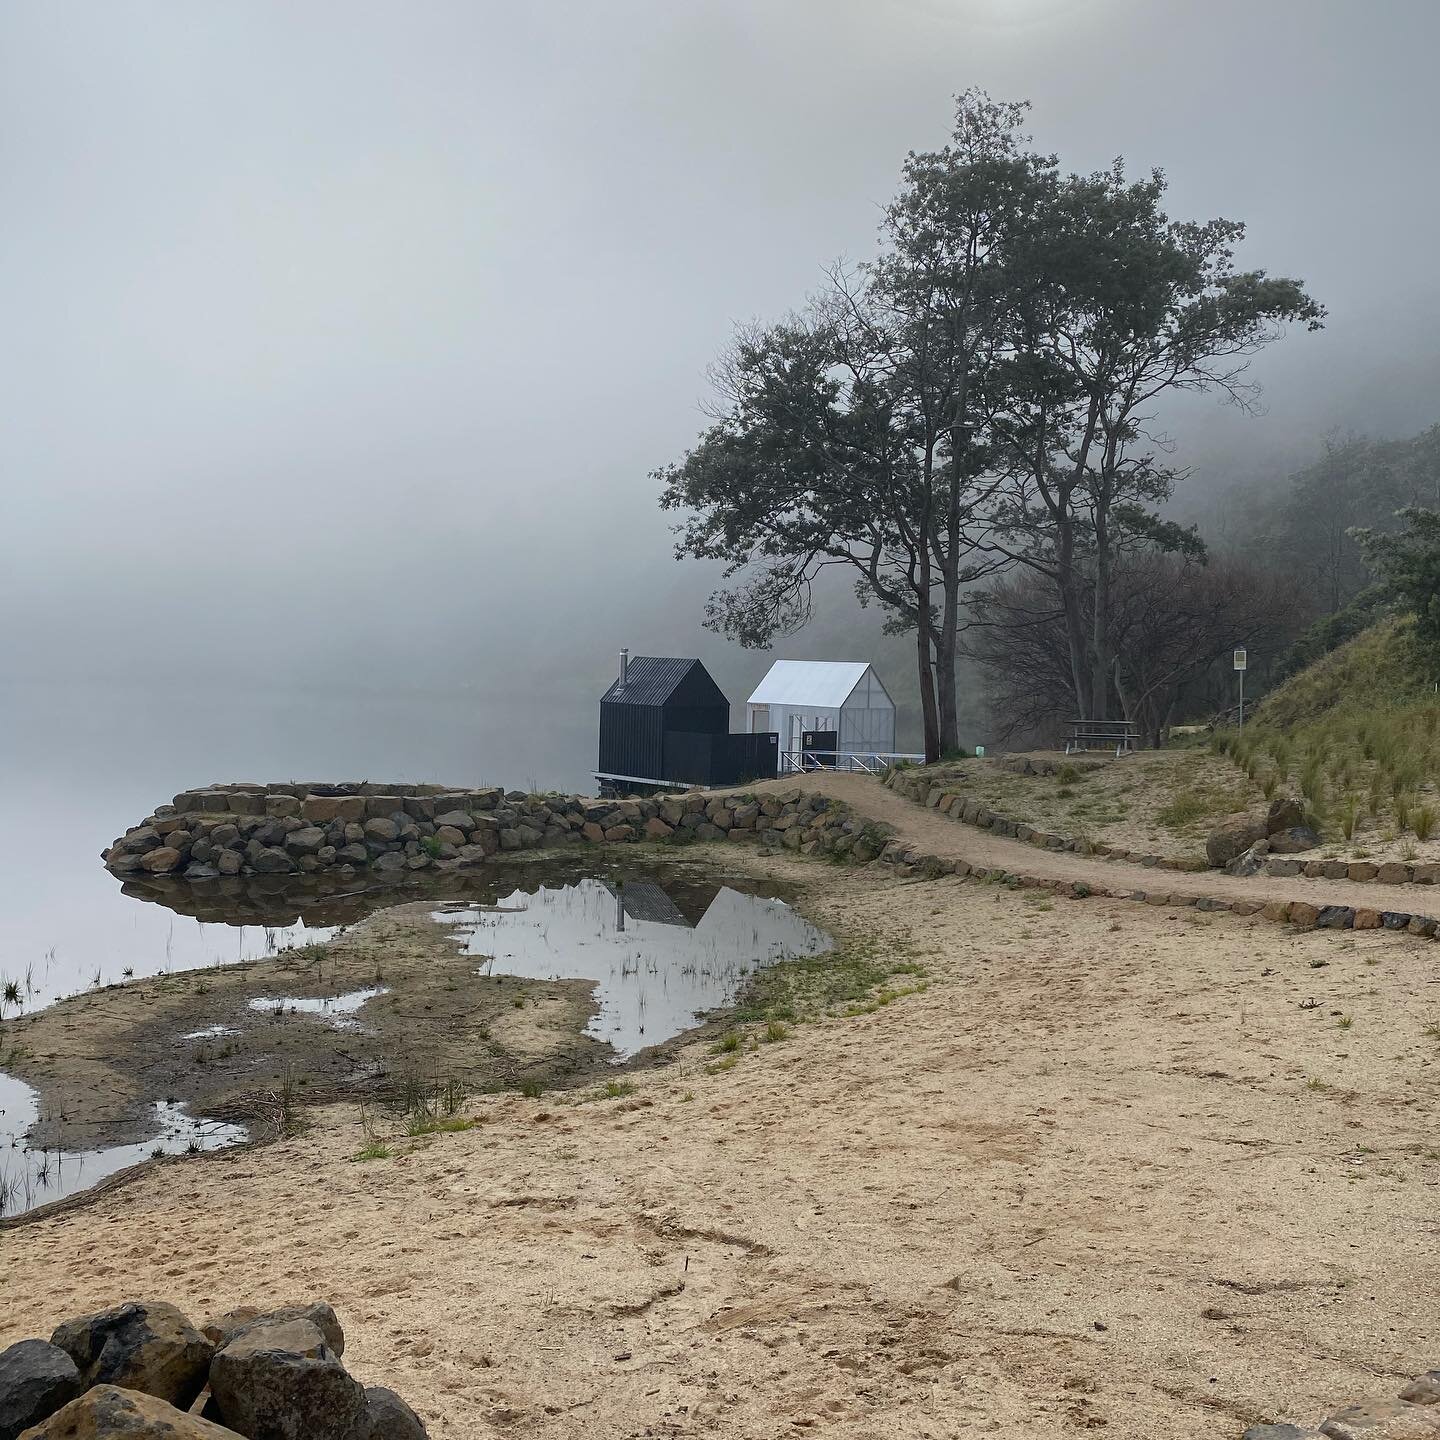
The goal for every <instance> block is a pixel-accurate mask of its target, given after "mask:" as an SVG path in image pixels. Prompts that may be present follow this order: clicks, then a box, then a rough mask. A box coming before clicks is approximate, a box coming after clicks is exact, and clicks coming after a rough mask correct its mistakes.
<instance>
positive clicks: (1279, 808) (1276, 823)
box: [1205, 795, 1320, 875]
mask: <svg viewBox="0 0 1440 1440" xmlns="http://www.w3.org/2000/svg"><path fill="white" fill-rule="evenodd" d="M1319 844H1320V836H1319V835H1318V834H1317V833H1316V832H1315V830H1314V829H1313V828H1312V827H1311V826H1309V825H1307V824H1306V823H1305V807H1304V806H1303V805H1302V804H1301V803H1300V801H1298V800H1296V799H1295V798H1294V797H1293V796H1290V795H1277V796H1276V797H1275V799H1274V800H1272V801H1271V802H1270V808H1269V809H1268V810H1267V811H1266V812H1265V818H1264V819H1263V820H1252V819H1250V817H1249V816H1247V815H1232V816H1231V817H1230V818H1229V819H1228V820H1224V821H1222V822H1221V823H1220V824H1219V825H1217V826H1216V827H1215V829H1213V830H1212V831H1211V832H1210V834H1209V835H1208V836H1207V837H1206V840H1205V858H1206V859H1207V860H1208V861H1209V862H1210V864H1211V865H1212V866H1213V867H1214V868H1215V869H1216V870H1228V871H1229V872H1230V873H1231V874H1232V875H1253V874H1255V872H1256V871H1257V870H1258V869H1259V868H1260V866H1259V864H1258V863H1255V862H1256V861H1257V860H1258V859H1262V858H1263V857H1264V856H1265V855H1267V854H1276V855H1299V854H1301V853H1302V852H1303V851H1305V850H1314V849H1315V848H1316V846H1318V845H1319Z"/></svg>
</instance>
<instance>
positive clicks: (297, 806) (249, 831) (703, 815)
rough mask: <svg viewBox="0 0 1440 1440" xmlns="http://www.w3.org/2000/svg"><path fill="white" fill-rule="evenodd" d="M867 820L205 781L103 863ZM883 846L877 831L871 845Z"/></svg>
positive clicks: (438, 788)
mask: <svg viewBox="0 0 1440 1440" xmlns="http://www.w3.org/2000/svg"><path fill="white" fill-rule="evenodd" d="M846 826H848V827H849V828H848V829H847V828H845V827H846ZM863 828H864V827H863V825H861V824H860V823H859V822H855V821H852V820H850V818H849V815H848V811H847V810H846V807H845V806H843V805H841V804H840V803H839V802H836V801H833V800H830V799H828V798H827V797H825V796H823V795H814V794H807V793H805V792H803V791H801V790H799V789H798V788H797V789H793V790H781V791H775V792H770V793H766V794H762V795H746V794H739V795H725V796H711V795H706V794H703V793H700V792H690V793H686V794H683V795H671V796H658V797H655V798H652V799H643V800H596V799H591V798H588V797H585V796H578V795H553V794H547V795H537V794H526V793H525V792H523V791H518V790H511V791H508V792H507V791H504V790H499V789H493V788H491V789H480V790H453V789H447V788H446V787H445V786H443V785H384V784H374V783H364V784H358V783H357V784H343V785H334V784H320V783H313V784H297V783H293V782H289V783H285V784H278V785H250V784H239V785H212V786H208V787H206V788H205V789H202V790H185V791H182V792H181V793H180V794H178V795H176V796H175V798H174V800H173V801H172V802H171V803H170V804H168V805H160V806H158V807H157V808H156V810H155V813H154V814H153V815H149V816H147V817H146V818H145V819H144V820H143V821H141V822H140V824H139V825H136V826H134V827H132V828H131V829H130V830H127V831H126V832H125V834H124V835H122V836H120V837H119V839H117V840H116V841H115V843H114V844H113V845H111V846H110V847H109V848H108V849H106V850H105V851H104V852H103V859H104V861H105V864H106V866H107V867H108V868H109V869H110V870H112V871H113V872H114V873H115V874H117V875H121V876H125V877H138V876H144V875H178V876H180V877H182V878H184V879H186V880H192V881H207V880H215V879H217V878H219V877H221V876H233V875H287V874H321V873H325V874H337V875H341V876H343V875H346V874H352V873H356V872H359V871H362V870H369V871H378V872H385V871H390V872H395V871H406V870H425V869H429V868H431V867H439V868H446V867H455V866H463V865H478V864H483V863H484V862H485V861H486V860H487V859H489V857H490V856H492V855H496V854H499V853H501V852H510V851H519V850H534V849H542V848H550V847H555V846H562V845H584V844H592V845H603V844H623V843H626V842H633V841H637V840H656V841H659V840H674V841H677V842H683V841H685V840H723V839H727V838H728V839H732V840H753V841H757V842H760V843H764V844H770V845H773V846H776V847H781V846H783V847H786V848H789V849H792V850H799V851H803V852H804V853H807V854H809V853H813V852H814V851H815V850H816V849H818V848H819V847H820V845H821V843H822V842H824V843H825V845H826V847H827V849H828V848H830V847H831V846H833V844H835V843H836V842H838V841H841V840H843V841H845V842H846V843H847V844H848V845H852V846H853V844H854V842H855V840H856V839H857V838H858V837H859V835H860V832H861V831H862V830H863ZM880 844H883V839H881V840H880V841H879V842H878V843H877V844H875V845H874V846H873V850H874V854H878V853H879V848H880ZM864 848H865V847H863V846H862V853H863V849H864ZM874 854H872V855H870V856H869V858H872V859H873V858H874Z"/></svg>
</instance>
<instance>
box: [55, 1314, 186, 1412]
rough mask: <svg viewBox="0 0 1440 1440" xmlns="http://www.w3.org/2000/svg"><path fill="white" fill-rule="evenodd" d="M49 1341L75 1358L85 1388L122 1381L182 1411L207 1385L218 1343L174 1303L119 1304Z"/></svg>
mask: <svg viewBox="0 0 1440 1440" xmlns="http://www.w3.org/2000/svg"><path fill="white" fill-rule="evenodd" d="M50 1343H51V1344H52V1345H55V1346H58V1347H59V1348H60V1349H61V1350H64V1351H65V1352H66V1353H67V1354H68V1355H69V1356H70V1358H71V1359H72V1360H73V1361H74V1362H75V1364H76V1367H77V1368H78V1369H79V1371H80V1375H81V1378H82V1379H83V1381H84V1383H85V1386H86V1388H87V1389H88V1388H89V1387H90V1386H92V1385H118V1386H120V1387H122V1388H123V1389H126V1390H138V1391H140V1392H141V1393H143V1394H145V1395H154V1396H157V1397H158V1398H159V1399H161V1400H165V1401H168V1402H169V1403H170V1404H171V1405H175V1406H178V1407H179V1408H180V1409H181V1410H188V1409H189V1408H190V1403H191V1402H192V1401H193V1400H194V1399H195V1397H196V1396H197V1395H198V1394H199V1393H200V1392H201V1390H203V1389H204V1388H205V1377H206V1375H207V1374H208V1373H209V1370H210V1359H211V1356H212V1355H213V1354H214V1353H215V1347H214V1346H213V1345H211V1343H210V1342H209V1341H208V1340H207V1339H206V1338H205V1337H204V1336H203V1335H202V1334H201V1333H200V1332H199V1331H198V1330H197V1329H196V1328H195V1327H194V1326H193V1325H192V1324H191V1323H190V1322H189V1321H188V1320H187V1319H186V1318H185V1317H184V1316H183V1315H182V1314H181V1313H180V1312H179V1311H178V1310H177V1309H176V1308H175V1307H174V1306H173V1305H166V1304H164V1303H163V1302H152V1303H149V1304H144V1305H141V1304H129V1305H121V1306H119V1307H118V1308H117V1309H114V1310H103V1311H101V1312H100V1313H99V1314H98V1315H84V1316H81V1317H80V1318H79V1319H78V1320H67V1321H66V1322H65V1323H64V1324H63V1325H61V1326H59V1327H57V1329H56V1331H55V1333H54V1334H53V1335H52V1336H51V1337H50Z"/></svg>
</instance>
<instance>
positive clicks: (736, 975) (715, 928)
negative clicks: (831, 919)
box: [435, 879, 832, 1060]
mask: <svg viewBox="0 0 1440 1440" xmlns="http://www.w3.org/2000/svg"><path fill="white" fill-rule="evenodd" d="M692 913H693V907H692ZM435 919H436V920H437V921H439V922H440V923H442V924H447V925H454V926H456V927H457V929H458V930H459V931H460V933H461V934H462V935H463V936H464V939H465V947H466V950H467V951H468V953H470V954H472V955H477V956H484V957H486V958H485V963H484V964H483V965H481V967H480V971H479V973H480V974H482V975H518V976H521V977H524V978H526V979H532V980H593V981H594V982H595V987H596V998H597V1001H598V1003H599V1007H600V1008H599V1013H598V1014H597V1015H596V1016H595V1017H594V1018H593V1019H592V1020H591V1022H590V1025H589V1026H588V1027H587V1030H586V1033H587V1034H589V1035H592V1036H594V1037H595V1038H596V1039H598V1040H604V1041H606V1042H608V1043H609V1044H610V1045H611V1046H612V1047H613V1048H614V1050H615V1052H616V1058H617V1059H620V1060H623V1059H628V1058H629V1057H630V1056H632V1055H634V1054H636V1053H637V1052H638V1051H640V1050H643V1049H645V1048H646V1047H647V1046H650V1045H658V1044H660V1043H661V1042H662V1041H665V1040H669V1039H670V1038H671V1037H673V1036H675V1035H679V1034H682V1033H683V1032H684V1031H686V1030H689V1029H691V1028H693V1027H694V1026H695V1025H697V1024H698V1023H699V1022H700V1017H701V1016H703V1015H704V1014H705V1013H706V1012H707V1011H711V1010H717V1009H721V1008H723V1007H724V1006H727V1005H730V1004H733V1003H734V1001H735V997H736V996H737V995H738V994H739V992H740V989H741V987H742V986H743V985H744V984H745V981H746V979H747V977H749V976H750V975H752V974H753V973H754V972H755V971H756V970H757V969H761V968H763V967H764V966H767V965H773V964H775V963H776V961H779V960H788V959H794V958H797V957H799V956H804V955H819V954H822V953H824V952H825V951H827V950H829V949H831V948H832V941H831V940H830V937H829V936H828V935H826V934H825V932H824V931H822V930H820V929H817V928H816V927H815V926H814V925H812V924H811V923H810V922H809V921H808V920H806V919H805V918H804V916H802V915H801V914H799V912H798V911H796V910H794V909H793V908H792V907H791V906H789V905H787V904H786V903H785V902H784V901H783V900H772V899H767V898H765V897H763V896H759V895H747V894H743V893H742V892H740V891H738V890H732V889H731V888H729V887H728V886H721V887H720V888H719V889H718V890H717V891H716V892H715V894H714V897H713V898H712V899H711V900H710V902H709V904H708V905H707V906H706V908H705V910H704V912H703V914H700V915H699V916H698V918H696V919H694V920H693V921H692V920H691V919H689V918H687V916H686V915H685V914H684V913H683V912H682V911H681V909H680V906H679V905H678V904H677V903H676V901H675V899H673V898H672V897H671V895H670V894H668V893H667V892H666V890H665V889H663V888H662V887H661V885H660V884H659V883H658V882H656V881H654V880H638V881H635V880H632V881H620V880H609V881H607V880H596V879H586V880H580V881H578V882H577V883H575V884H572V885H562V886H560V887H559V888H557V889H550V888H548V887H545V886H541V887H540V888H539V889H537V890H534V891H531V892H528V893H527V892H526V891H524V890H516V891H515V892H514V893H513V894H510V895H507V896H505V897H504V898H501V899H497V900H496V902H495V904H493V905H486V906H469V907H463V908H460V907H451V908H447V909H443V910H438V911H436V912H435Z"/></svg>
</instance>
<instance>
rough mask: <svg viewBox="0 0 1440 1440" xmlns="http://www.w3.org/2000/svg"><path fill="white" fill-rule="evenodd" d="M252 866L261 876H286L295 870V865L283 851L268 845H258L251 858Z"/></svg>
mask: <svg viewBox="0 0 1440 1440" xmlns="http://www.w3.org/2000/svg"><path fill="white" fill-rule="evenodd" d="M250 866H251V868H252V869H253V870H255V871H257V872H258V873H259V874H261V875H285V874H288V873H289V872H290V871H291V870H293V869H294V868H295V867H294V864H293V862H292V861H291V859H290V857H289V856H288V855H287V854H286V853H285V852H284V851H283V850H276V849H274V848H272V847H271V846H268V845H257V846H256V847H255V853H254V854H253V855H251V857H250Z"/></svg>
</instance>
